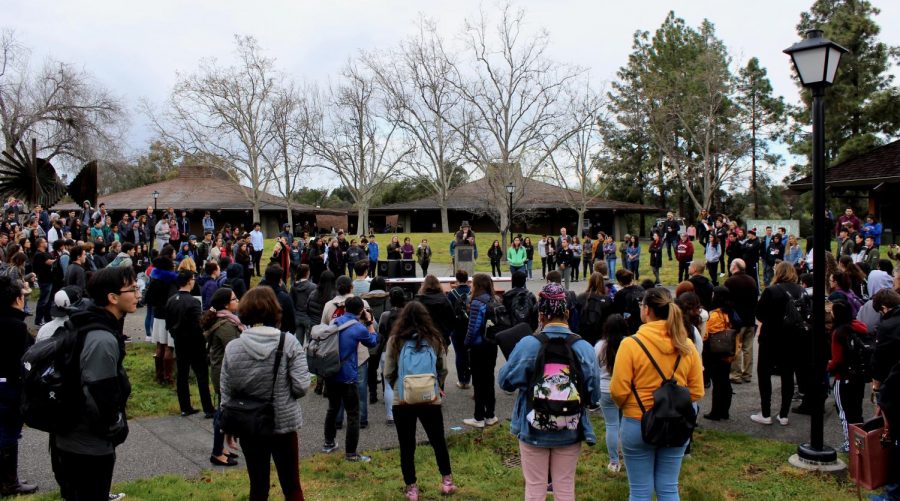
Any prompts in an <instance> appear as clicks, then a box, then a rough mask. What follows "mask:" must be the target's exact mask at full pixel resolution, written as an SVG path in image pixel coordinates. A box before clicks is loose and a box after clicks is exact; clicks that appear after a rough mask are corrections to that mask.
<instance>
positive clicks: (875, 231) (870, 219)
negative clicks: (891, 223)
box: [860, 214, 883, 249]
mask: <svg viewBox="0 0 900 501" xmlns="http://www.w3.org/2000/svg"><path fill="white" fill-rule="evenodd" d="M882 231H883V228H882V226H881V223H879V222H878V218H877V217H875V215H874V214H869V215H868V216H866V222H865V224H863V227H862V229H860V232H861V233H862V234H863V236H864V237H866V238H869V237H872V241H873V242H874V243H875V248H876V249H877V248H878V246H879V245H881V233H882Z"/></svg>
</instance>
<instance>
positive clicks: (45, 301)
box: [31, 238, 56, 327]
mask: <svg viewBox="0 0 900 501" xmlns="http://www.w3.org/2000/svg"><path fill="white" fill-rule="evenodd" d="M34 248H35V249H36V251H35V253H34V258H33V259H32V260H31V269H32V271H34V274H35V275H36V276H37V283H38V289H40V296H39V297H38V303H37V307H36V308H35V315H34V326H35V327H40V326H42V325H44V323H45V322H49V321H50V320H51V318H50V293H51V292H52V290H53V273H52V271H51V270H52V267H53V263H55V262H56V259H54V258H53V257H52V256H51V255H50V253H49V252H47V240H46V239H43V238H38V239H37V240H36V241H35V244H34Z"/></svg>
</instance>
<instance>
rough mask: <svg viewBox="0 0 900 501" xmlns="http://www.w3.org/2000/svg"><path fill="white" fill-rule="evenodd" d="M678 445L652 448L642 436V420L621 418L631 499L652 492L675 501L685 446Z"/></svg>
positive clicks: (645, 498) (642, 500)
mask: <svg viewBox="0 0 900 501" xmlns="http://www.w3.org/2000/svg"><path fill="white" fill-rule="evenodd" d="M686 445H687V444H685V445H682V446H681V447H654V446H652V445H647V444H646V443H644V440H643V439H642V438H641V422H640V420H638V419H635V418H630V417H625V418H622V454H623V455H624V456H625V469H626V470H627V471H628V488H629V491H630V495H629V498H628V499H629V500H630V501H650V499H651V498H652V496H653V492H654V491H655V492H656V498H657V499H658V500H659V501H677V500H679V499H680V498H679V497H678V475H679V473H680V472H681V460H682V458H684V449H685V447H686Z"/></svg>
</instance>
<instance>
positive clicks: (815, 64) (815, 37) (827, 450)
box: [784, 30, 848, 466]
mask: <svg viewBox="0 0 900 501" xmlns="http://www.w3.org/2000/svg"><path fill="white" fill-rule="evenodd" d="M847 52H848V51H847V49H845V48H843V47H841V46H840V45H838V44H836V43H834V42H832V41H831V40H828V39H827V38H824V37H823V36H822V31H821V30H810V31H808V32H807V33H806V38H805V39H804V40H802V41H800V42H797V43H796V44H794V45H792V46H791V47H789V48H787V49H785V50H784V53H785V54H788V55H789V56H791V60H792V61H793V62H794V67H795V68H796V70H797V75H798V76H799V77H800V82H801V83H802V84H803V86H804V87H806V88H808V89H809V90H810V91H811V93H812V138H813V144H812V185H813V209H812V213H813V214H819V216H817V217H813V226H814V231H813V311H812V318H813V325H812V333H813V335H812V336H811V345H812V346H811V347H810V351H811V353H810V356H811V359H812V371H811V374H812V378H811V379H812V380H813V383H812V385H811V391H813V396H812V406H813V408H812V409H811V413H810V424H809V443H804V444H801V445H800V446H799V447H797V456H798V458H799V460H800V463H801V465H805V466H809V465H813V466H819V465H822V466H827V465H834V464H836V463H837V453H836V452H835V450H834V449H832V448H831V447H828V446H826V445H825V444H824V437H823V428H824V424H825V423H824V416H823V414H824V412H825V398H826V395H827V391H828V390H827V387H826V385H825V383H824V381H822V378H821V377H817V375H819V374H823V373H824V372H825V364H826V361H827V360H828V359H827V358H826V353H825V350H826V349H828V347H829V346H830V341H829V339H830V338H829V336H828V333H827V332H825V280H826V277H825V266H824V264H825V245H826V244H827V242H828V239H827V238H826V232H827V231H828V228H826V227H825V218H824V217H821V215H822V214H825V89H826V88H827V87H829V86H831V84H832V83H834V77H835V75H836V74H837V69H838V64H840V62H841V56H842V55H843V54H846V53H847Z"/></svg>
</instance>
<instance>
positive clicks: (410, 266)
mask: <svg viewBox="0 0 900 501" xmlns="http://www.w3.org/2000/svg"><path fill="white" fill-rule="evenodd" d="M400 278H416V261H415V260H413V259H404V260H402V261H400Z"/></svg>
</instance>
